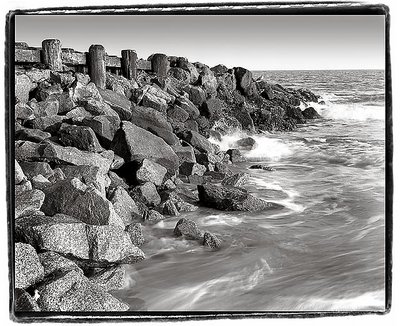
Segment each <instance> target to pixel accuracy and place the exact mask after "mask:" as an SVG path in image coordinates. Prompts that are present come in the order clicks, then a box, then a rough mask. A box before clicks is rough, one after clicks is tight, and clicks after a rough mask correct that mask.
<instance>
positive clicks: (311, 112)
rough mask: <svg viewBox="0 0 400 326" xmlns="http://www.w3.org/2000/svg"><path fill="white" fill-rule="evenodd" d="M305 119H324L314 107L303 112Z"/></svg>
mask: <svg viewBox="0 0 400 326" xmlns="http://www.w3.org/2000/svg"><path fill="white" fill-rule="evenodd" d="M302 113H303V116H304V118H306V119H320V118H322V117H321V116H320V115H319V114H318V112H317V111H316V110H315V109H314V108H313V107H311V106H310V107H308V108H306V109H304V110H303V111H302Z"/></svg>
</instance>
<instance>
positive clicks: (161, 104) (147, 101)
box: [142, 92, 168, 113]
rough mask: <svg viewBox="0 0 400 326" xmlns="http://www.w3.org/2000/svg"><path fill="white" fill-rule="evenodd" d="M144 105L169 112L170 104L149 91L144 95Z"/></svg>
mask: <svg viewBox="0 0 400 326" xmlns="http://www.w3.org/2000/svg"><path fill="white" fill-rule="evenodd" d="M142 105H143V106H148V107H150V108H153V109H155V110H157V111H159V112H162V113H167V108H168V104H167V102H166V101H165V99H163V98H160V97H157V96H156V95H154V94H151V93H148V92H147V93H145V94H144V95H143V99H142Z"/></svg>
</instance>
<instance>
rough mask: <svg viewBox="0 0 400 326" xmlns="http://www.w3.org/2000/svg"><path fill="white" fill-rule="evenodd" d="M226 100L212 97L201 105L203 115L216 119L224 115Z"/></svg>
mask: <svg viewBox="0 0 400 326" xmlns="http://www.w3.org/2000/svg"><path fill="white" fill-rule="evenodd" d="M224 106H225V105H224V102H223V101H221V100H220V99H217V98H210V99H208V100H207V101H205V102H204V103H203V105H202V107H201V112H202V115H204V116H205V117H206V118H208V119H212V120H216V119H218V118H219V117H220V116H221V115H222V109H223V107H224Z"/></svg>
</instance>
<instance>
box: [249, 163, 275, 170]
mask: <svg viewBox="0 0 400 326" xmlns="http://www.w3.org/2000/svg"><path fill="white" fill-rule="evenodd" d="M249 169H258V170H265V171H275V169H274V168H273V167H271V166H268V165H264V164H254V165H252V166H250V167H249Z"/></svg>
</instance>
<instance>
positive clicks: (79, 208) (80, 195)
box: [42, 178, 124, 227]
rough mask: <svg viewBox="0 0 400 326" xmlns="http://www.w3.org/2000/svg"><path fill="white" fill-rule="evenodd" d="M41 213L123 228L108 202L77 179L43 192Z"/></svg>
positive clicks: (62, 182)
mask: <svg viewBox="0 0 400 326" xmlns="http://www.w3.org/2000/svg"><path fill="white" fill-rule="evenodd" d="M44 191H45V194H46V197H45V200H44V202H43V205H42V211H43V212H44V213H45V214H48V215H54V214H57V213H62V214H67V215H70V216H73V217H75V218H77V219H79V220H81V221H83V222H85V223H87V224H95V225H105V224H114V225H118V226H121V227H124V223H123V221H122V220H121V218H120V217H119V216H118V215H117V214H116V212H115V210H114V207H113V205H112V203H111V202H110V201H108V200H107V199H106V198H104V197H103V196H102V195H101V193H100V192H99V191H98V190H97V189H95V188H94V187H92V186H86V185H85V184H84V183H82V182H81V181H80V180H79V179H76V178H74V179H66V180H63V181H59V182H57V183H56V184H54V185H53V186H51V187H47V188H46V189H45V190H44Z"/></svg>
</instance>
